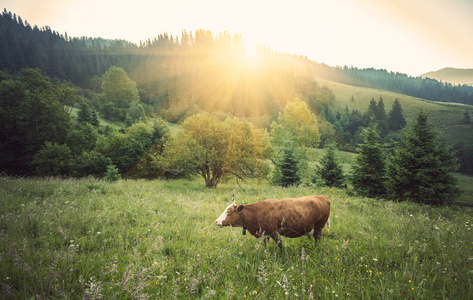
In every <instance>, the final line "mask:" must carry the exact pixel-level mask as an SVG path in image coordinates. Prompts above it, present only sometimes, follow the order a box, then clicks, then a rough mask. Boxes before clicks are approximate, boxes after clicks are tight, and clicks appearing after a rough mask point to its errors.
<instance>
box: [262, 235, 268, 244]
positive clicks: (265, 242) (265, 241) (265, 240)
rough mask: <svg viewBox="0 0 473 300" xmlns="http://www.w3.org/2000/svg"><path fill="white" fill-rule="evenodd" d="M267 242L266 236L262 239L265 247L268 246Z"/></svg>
mask: <svg viewBox="0 0 473 300" xmlns="http://www.w3.org/2000/svg"><path fill="white" fill-rule="evenodd" d="M268 240H269V237H267V236H265V237H263V241H264V245H265V246H266V247H267V246H268Z"/></svg>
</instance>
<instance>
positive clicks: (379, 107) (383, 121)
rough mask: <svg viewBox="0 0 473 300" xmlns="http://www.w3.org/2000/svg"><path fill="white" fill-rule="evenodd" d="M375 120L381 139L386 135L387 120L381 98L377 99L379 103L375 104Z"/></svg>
mask: <svg viewBox="0 0 473 300" xmlns="http://www.w3.org/2000/svg"><path fill="white" fill-rule="evenodd" d="M375 118H376V121H377V122H378V128H379V133H380V135H381V136H382V137H384V136H386V134H387V133H388V118H387V116H386V109H385V108H384V101H383V97H382V96H380V97H379V101H378V103H377V104H376V111H375Z"/></svg>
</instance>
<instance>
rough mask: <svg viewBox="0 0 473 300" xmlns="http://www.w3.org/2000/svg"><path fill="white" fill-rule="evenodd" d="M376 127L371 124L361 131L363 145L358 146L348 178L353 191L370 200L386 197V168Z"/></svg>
mask: <svg viewBox="0 0 473 300" xmlns="http://www.w3.org/2000/svg"><path fill="white" fill-rule="evenodd" d="M376 127H377V126H376V124H375V123H374V122H371V123H370V126H369V127H368V128H367V129H365V130H363V136H364V144H361V145H360V149H359V151H358V153H359V154H358V156H357V157H356V163H355V164H354V165H353V166H352V173H351V176H350V180H351V182H352V184H353V188H354V190H355V191H356V192H357V193H358V194H360V195H363V196H367V197H370V198H374V197H382V196H384V195H386V188H385V186H384V184H385V180H386V177H385V175H386V166H385V162H384V153H383V149H382V148H381V146H380V145H379V144H378V139H379V133H378V131H377V128H376Z"/></svg>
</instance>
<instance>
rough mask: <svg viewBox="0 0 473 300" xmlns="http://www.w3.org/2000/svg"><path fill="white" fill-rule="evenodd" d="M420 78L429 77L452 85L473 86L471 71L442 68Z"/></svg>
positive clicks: (472, 71)
mask: <svg viewBox="0 0 473 300" xmlns="http://www.w3.org/2000/svg"><path fill="white" fill-rule="evenodd" d="M422 77H424V78H425V77H429V78H433V79H437V80H441V81H443V82H450V83H454V84H468V85H472V86H473V69H455V68H443V69H441V70H438V71H434V72H428V73H425V74H423V75H422Z"/></svg>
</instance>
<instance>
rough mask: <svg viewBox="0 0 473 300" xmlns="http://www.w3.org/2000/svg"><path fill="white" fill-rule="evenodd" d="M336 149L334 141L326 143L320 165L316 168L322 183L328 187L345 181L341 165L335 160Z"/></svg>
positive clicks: (339, 185) (336, 185)
mask: <svg viewBox="0 0 473 300" xmlns="http://www.w3.org/2000/svg"><path fill="white" fill-rule="evenodd" d="M336 151H337V146H336V145H335V143H330V144H328V145H327V147H326V153H325V156H324V157H323V158H322V160H321V161H320V164H321V166H320V167H319V168H318V170H317V173H318V174H319V176H320V177H321V178H322V181H323V183H324V184H325V185H327V186H330V187H341V186H342V185H343V184H344V182H345V176H344V175H343V170H342V167H341V165H340V164H339V163H338V161H337V157H336Z"/></svg>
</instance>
